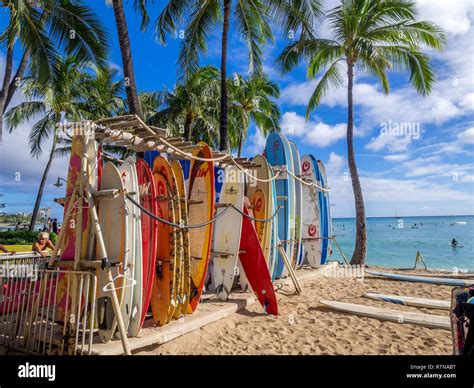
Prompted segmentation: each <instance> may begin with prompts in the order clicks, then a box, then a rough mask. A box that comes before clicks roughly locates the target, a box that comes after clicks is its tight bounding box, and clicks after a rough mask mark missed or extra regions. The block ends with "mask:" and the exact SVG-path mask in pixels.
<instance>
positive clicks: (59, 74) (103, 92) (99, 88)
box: [5, 56, 123, 230]
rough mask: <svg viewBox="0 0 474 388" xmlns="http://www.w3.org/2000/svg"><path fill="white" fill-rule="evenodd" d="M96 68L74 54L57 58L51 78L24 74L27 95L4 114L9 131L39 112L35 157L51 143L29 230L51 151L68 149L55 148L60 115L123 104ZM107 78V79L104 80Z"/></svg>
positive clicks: (78, 115)
mask: <svg viewBox="0 0 474 388" xmlns="http://www.w3.org/2000/svg"><path fill="white" fill-rule="evenodd" d="M92 70H96V76H95V77H93V76H92V75H91V74H90V73H87V72H86V73H85V72H84V71H85V70H84V68H83V67H82V66H81V64H80V62H78V61H77V58H76V57H74V56H68V57H66V58H64V59H60V60H59V62H58V65H57V69H56V76H55V78H54V80H51V82H48V83H44V82H39V81H38V80H37V79H35V78H31V77H30V78H26V79H25V80H24V82H23V85H22V91H23V93H24V94H25V95H26V96H27V98H28V100H27V101H26V102H23V103H20V104H19V105H17V106H15V107H13V108H11V109H10V110H9V111H7V113H6V114H5V118H6V120H7V124H8V129H9V131H10V132H11V131H13V130H14V129H15V128H17V127H18V126H19V125H21V123H23V122H25V121H29V120H32V119H34V118H35V117H37V115H41V116H42V117H41V119H39V120H38V121H37V122H36V123H35V124H34V125H33V127H32V129H31V132H30V135H29V139H28V140H29V144H30V148H31V155H32V156H33V157H36V158H38V157H39V156H40V155H41V154H42V152H43V149H42V147H43V143H44V141H45V140H47V139H48V138H50V137H52V138H53V141H52V146H51V149H50V151H49V158H48V162H47V164H46V167H45V169H44V172H43V176H42V178H41V183H40V186H39V188H38V193H37V196H36V201H35V206H34V210H33V216H32V218H31V223H30V230H34V226H35V223H36V218H37V215H38V211H39V207H40V204H41V199H42V196H43V191H44V186H45V184H46V180H47V177H48V173H49V170H50V167H51V164H52V162H53V159H54V157H55V155H57V154H64V153H66V152H68V151H69V148H68V147H67V146H65V147H62V148H58V145H60V144H63V145H64V144H68V143H69V141H68V140H67V138H65V137H64V134H62V133H60V132H59V126H58V125H57V124H58V123H59V122H60V121H61V119H62V115H65V118H66V119H68V120H70V121H79V120H81V119H83V118H86V119H95V118H98V117H100V116H102V113H103V112H105V111H107V115H109V114H110V112H111V111H117V110H118V109H121V108H122V107H123V105H122V100H121V99H120V98H119V97H118V96H117V95H113V94H112V91H114V92H116V93H119V92H120V88H119V87H118V86H117V84H116V83H113V82H111V78H112V73H111V72H110V71H108V70H107V69H101V70H98V68H95V67H93V68H92ZM106 80H108V82H107V81H106Z"/></svg>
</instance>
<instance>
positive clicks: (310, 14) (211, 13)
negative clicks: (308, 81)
mask: <svg viewBox="0 0 474 388" xmlns="http://www.w3.org/2000/svg"><path fill="white" fill-rule="evenodd" d="M320 9H321V5H320V2H319V0H303V1H302V0H253V1H242V0H236V1H232V0H202V1H191V0H170V1H169V2H168V4H167V5H166V6H165V8H164V9H163V11H162V12H161V14H160V16H159V17H158V19H157V20H156V23H155V30H156V33H157V35H158V39H159V41H160V42H161V43H162V44H166V35H167V33H171V32H173V33H175V32H176V29H177V25H178V24H179V23H181V22H182V21H183V19H184V18H185V17H186V16H189V19H188V21H187V26H186V31H185V39H184V40H183V43H182V45H181V49H180V53H179V57H178V62H179V64H180V67H181V68H182V69H183V70H184V71H185V72H189V71H192V70H193V69H194V68H195V67H197V66H198V61H199V57H200V56H201V55H202V54H203V53H206V51H207V44H206V39H207V38H208V35H209V34H210V32H211V31H212V29H213V28H215V26H217V25H218V24H220V23H222V38H221V67H220V70H221V93H220V94H221V95H220V127H219V135H220V140H219V148H220V149H221V150H226V149H227V148H228V128H227V127H228V125H227V120H228V111H227V109H228V95H227V50H228V38H229V30H230V28H231V21H232V22H233V24H232V26H233V27H234V28H235V30H236V33H237V34H238V35H239V36H241V38H242V40H243V41H244V42H245V43H246V45H247V47H248V53H249V72H250V73H251V74H252V73H256V74H260V73H261V71H262V49H261V46H262V45H263V44H265V43H266V42H267V41H268V40H273V34H272V31H271V28H270V21H271V20H273V21H275V22H276V25H277V26H280V27H282V28H283V29H285V28H286V30H284V31H285V33H287V32H288V31H290V30H291V29H293V31H296V30H297V29H298V27H301V29H302V31H304V32H306V33H307V34H310V36H313V35H312V31H313V28H312V22H313V21H314V20H315V16H318V15H319V14H320ZM231 13H232V18H231Z"/></svg>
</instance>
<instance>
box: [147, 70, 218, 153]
mask: <svg viewBox="0 0 474 388" xmlns="http://www.w3.org/2000/svg"><path fill="white" fill-rule="evenodd" d="M219 85H220V82H219V71H218V70H217V69H216V68H215V67H213V66H204V67H200V68H196V69H194V70H193V71H192V72H189V73H185V74H183V75H182V76H181V77H180V79H179V80H178V84H177V85H176V86H175V88H174V90H172V91H168V90H165V91H159V92H150V93H143V94H141V95H140V98H141V100H142V101H141V103H142V107H145V106H150V105H151V107H152V109H150V108H146V112H147V113H144V114H145V116H147V121H148V122H149V123H150V124H153V125H158V126H165V127H167V128H168V129H170V131H171V132H172V133H173V134H175V135H181V136H183V137H184V139H185V140H194V141H196V140H207V141H210V144H212V145H214V143H215V139H216V138H217V128H218V127H219V106H218V103H217V102H218V101H219ZM144 111H145V109H144Z"/></svg>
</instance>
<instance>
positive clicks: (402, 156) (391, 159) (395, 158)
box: [383, 154, 410, 162]
mask: <svg viewBox="0 0 474 388" xmlns="http://www.w3.org/2000/svg"><path fill="white" fill-rule="evenodd" d="M383 158H384V160H387V161H389V162H403V161H405V160H408V159H409V158H410V156H409V155H408V154H394V155H386V156H384V157H383Z"/></svg>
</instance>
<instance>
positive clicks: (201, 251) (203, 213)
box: [188, 144, 215, 314]
mask: <svg viewBox="0 0 474 388" xmlns="http://www.w3.org/2000/svg"><path fill="white" fill-rule="evenodd" d="M193 156H195V157H198V158H200V159H211V158H212V152H211V149H210V148H209V146H208V145H205V144H200V145H198V146H197V147H196V148H195V149H194V151H193ZM214 198H215V188H214V163H213V162H212V161H202V160H194V159H193V160H192V161H191V166H190V172H189V182H188V217H189V224H190V225H202V226H201V227H198V228H194V227H193V228H190V229H189V246H190V257H191V285H190V301H189V306H188V314H191V313H193V312H194V311H195V310H196V308H197V305H198V303H199V300H200V299H201V294H202V291H203V288H204V281H205V280H206V274H207V267H208V265H209V255H210V250H211V238H212V230H213V224H212V223H209V221H211V220H212V218H213V216H214Z"/></svg>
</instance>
